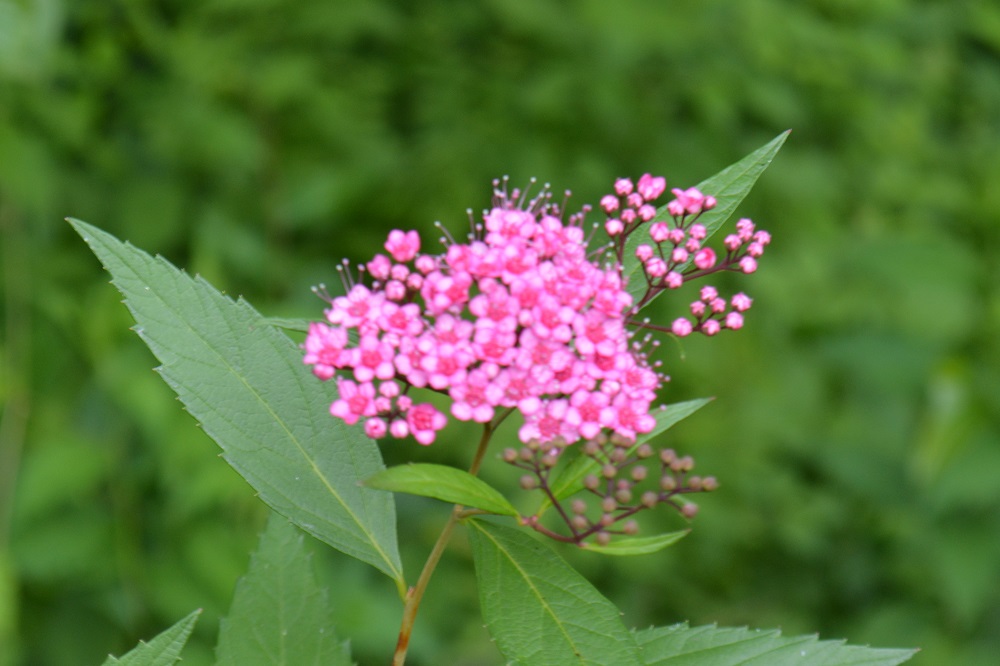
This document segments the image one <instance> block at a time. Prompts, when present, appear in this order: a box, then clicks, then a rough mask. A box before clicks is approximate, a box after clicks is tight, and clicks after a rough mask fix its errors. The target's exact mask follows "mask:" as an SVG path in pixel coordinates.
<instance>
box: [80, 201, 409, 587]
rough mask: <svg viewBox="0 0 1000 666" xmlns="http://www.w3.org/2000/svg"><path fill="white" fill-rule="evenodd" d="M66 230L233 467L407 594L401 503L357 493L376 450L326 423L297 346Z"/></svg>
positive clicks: (237, 306)
mask: <svg viewBox="0 0 1000 666" xmlns="http://www.w3.org/2000/svg"><path fill="white" fill-rule="evenodd" d="M70 223H71V224H72V225H73V227H74V228H75V229H76V230H77V232H78V233H79V234H80V235H81V236H82V237H83V239H84V240H85V241H87V244H88V245H90V247H91V249H92V250H93V251H94V254H96V255H97V257H98V258H99V259H100V260H101V263H102V264H103V265H104V266H105V268H106V269H107V270H108V271H109V272H110V273H111V275H112V278H113V280H112V281H113V283H114V285H115V286H116V287H118V289H119V291H121V292H122V294H123V295H124V296H125V304H126V306H128V309H129V310H130V311H131V313H132V316H133V317H134V318H135V321H136V326H135V331H136V332H137V333H138V334H139V336H140V337H141V338H142V340H143V341H144V342H145V343H146V344H147V345H148V346H149V348H150V349H151V350H152V352H153V354H154V355H155V356H156V357H157V359H159V361H160V363H161V364H162V365H161V366H160V367H159V368H158V371H159V372H160V374H161V375H162V376H163V379H164V380H165V381H166V382H167V384H169V385H170V387H171V388H172V389H173V390H174V391H175V392H176V393H177V395H178V396H179V397H180V399H181V401H182V402H183V403H184V406H185V407H186V408H187V410H188V411H189V412H190V413H191V414H192V415H193V416H194V417H195V418H196V419H197V420H198V421H200V422H201V424H202V426H203V427H204V429H205V432H206V433H208V435H209V436H210V437H211V438H212V439H214V440H215V441H216V443H217V444H218V445H219V446H220V447H221V448H222V451H223V457H224V458H225V459H226V461H227V462H229V464H230V465H232V466H233V467H234V468H235V469H236V471H237V472H239V473H240V474H241V475H242V476H243V477H244V478H245V479H246V480H247V481H248V482H249V483H250V485H251V486H253V487H254V488H255V489H256V490H257V492H258V493H259V494H260V497H261V499H263V500H264V501H265V502H266V503H267V504H269V505H270V506H271V507H272V508H273V509H274V510H275V511H277V512H278V513H281V514H282V515H284V516H286V517H288V518H289V519H290V520H291V521H292V522H294V523H295V524H297V525H299V526H300V527H302V528H303V529H304V530H306V531H307V532H309V533H310V534H313V535H315V536H316V537H317V538H319V539H320V540H322V541H325V542H326V543H328V544H330V545H331V546H333V547H334V548H336V549H338V550H341V551H343V552H344V553H347V554H348V555H351V556H353V557H356V558H358V559H359V560H362V561H364V562H367V563H369V564H371V565H372V566H374V567H376V568H378V569H379V570H381V571H383V572H385V573H386V574H387V575H388V576H390V577H392V578H393V579H394V580H395V581H396V584H397V587H400V588H403V587H404V583H403V582H402V581H403V577H402V572H401V565H400V562H399V553H398V548H397V544H396V524H395V523H396V520H395V505H394V504H393V498H392V496H391V495H387V494H386V493H380V492H376V491H373V490H369V489H367V488H362V487H360V486H359V485H358V482H359V481H360V480H361V479H363V478H366V477H368V476H371V475H372V474H374V473H375V472H377V471H379V470H380V469H384V466H383V464H382V458H381V455H380V454H379V451H378V447H377V446H376V445H375V443H374V442H372V441H371V440H369V439H368V438H366V437H364V436H363V434H362V433H360V432H359V431H358V430H357V429H355V428H349V427H346V426H345V425H343V423H342V422H340V421H339V420H337V419H334V418H331V417H330V415H329V411H328V409H329V404H330V403H331V402H332V401H333V399H334V389H333V387H332V386H331V385H328V384H323V383H321V382H319V381H317V380H316V379H315V378H314V377H312V376H311V375H310V374H309V372H308V371H306V370H305V368H304V366H303V365H302V357H301V352H300V350H299V349H298V347H297V346H296V345H295V343H293V342H292V341H291V340H290V339H289V338H288V337H287V336H286V335H284V334H283V333H282V332H281V331H279V330H277V329H276V328H275V327H273V326H268V325H266V324H265V322H264V320H263V317H261V315H260V314H258V313H257V312H256V311H255V310H254V309H253V308H252V307H251V306H250V305H249V304H248V303H247V302H246V301H243V300H242V299H240V300H237V301H233V300H231V299H230V298H228V297H227V296H224V295H223V294H221V293H219V292H218V291H217V290H216V289H215V288H213V287H212V286H211V285H210V284H208V283H207V282H205V281H204V280H202V279H201V278H191V277H190V276H188V275H187V274H185V273H183V272H182V271H180V270H178V269H177V268H175V267H174V266H172V265H171V264H170V263H169V262H167V261H166V260H165V259H163V258H161V257H157V258H153V257H151V256H149V255H148V254H146V253H145V252H143V251H142V250H139V249H137V248H135V247H133V246H132V245H130V244H128V243H122V242H121V241H119V240H118V239H116V238H115V237H113V236H111V235H110V234H107V233H105V232H103V231H101V230H100V229H97V228H95V227H93V226H90V225H88V224H86V223H84V222H80V221H77V220H71V221H70Z"/></svg>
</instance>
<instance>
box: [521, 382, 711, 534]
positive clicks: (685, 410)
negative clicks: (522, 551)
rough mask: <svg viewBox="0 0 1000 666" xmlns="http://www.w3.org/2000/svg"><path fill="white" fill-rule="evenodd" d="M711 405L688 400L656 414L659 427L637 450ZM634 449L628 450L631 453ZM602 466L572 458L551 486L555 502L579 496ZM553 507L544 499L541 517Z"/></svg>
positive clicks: (641, 437) (583, 458) (703, 400)
mask: <svg viewBox="0 0 1000 666" xmlns="http://www.w3.org/2000/svg"><path fill="white" fill-rule="evenodd" d="M711 401H712V398H698V399H696V400H687V401H685V402H675V403H674V404H672V405H665V406H664V407H663V408H662V409H659V410H657V412H656V414H655V415H654V416H655V418H656V426H655V427H654V428H653V429H652V430H651V431H649V432H648V433H646V434H644V435H639V436H638V437H636V440H635V446H636V447H637V446H639V445H640V444H642V443H644V442H648V441H649V440H651V439H652V438H654V437H656V436H657V435H660V434H662V433H664V432H666V431H667V430H669V429H670V428H671V427H673V426H674V425H675V424H676V423H677V422H678V421H680V420H682V419H686V418H687V417H689V416H691V415H692V414H694V413H695V412H696V411H698V410H699V409H701V408H702V407H704V406H705V405H707V404H708V403H710V402H711ZM634 448H635V447H632V448H630V449H629V451H632V450H633V449H634ZM600 467H601V465H600V463H598V462H597V461H595V460H594V459H593V458H591V457H590V456H585V455H577V456H576V457H575V458H573V459H572V460H571V461H570V462H569V463H568V464H567V465H566V466H565V467H562V468H561V469H560V471H559V473H558V474H556V476H555V478H554V479H553V480H552V482H551V484H550V486H549V487H550V488H551V490H552V494H553V495H555V497H556V499H565V498H567V497H569V496H570V495H573V494H575V493H578V492H580V491H581V490H583V479H584V478H585V477H586V476H587V475H588V474H595V473H596V472H597V471H598V470H599V469H600ZM551 506H552V502H551V501H549V498H548V496H546V497H543V498H542V502H541V504H540V505H539V508H538V511H537V512H536V513H537V514H538V515H542V514H543V513H545V512H546V511H548V509H549V508H550V507H551Z"/></svg>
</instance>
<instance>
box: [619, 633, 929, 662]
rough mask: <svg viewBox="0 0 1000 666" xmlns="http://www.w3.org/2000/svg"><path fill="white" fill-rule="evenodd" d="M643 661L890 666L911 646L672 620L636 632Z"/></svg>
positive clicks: (910, 653) (905, 656)
mask: <svg viewBox="0 0 1000 666" xmlns="http://www.w3.org/2000/svg"><path fill="white" fill-rule="evenodd" d="M635 637H636V642H637V643H638V644H639V647H640V648H641V650H642V659H643V661H642V663H643V664H644V665H645V666H704V665H705V664H712V666H751V665H752V666H757V665H760V666H765V665H766V666H793V665H794V666H861V665H862V664H863V665H864V666H895V665H896V664H901V663H903V662H905V661H908V660H909V659H910V658H911V657H912V656H913V655H914V654H915V653H916V650H910V649H876V648H870V647H859V646H854V645H845V644H844V641H839V640H838V641H821V640H819V639H818V637H816V636H793V637H785V636H782V635H781V632H780V631H778V630H776V629H770V630H766V631H762V630H760V629H746V628H726V627H716V626H706V627H694V628H692V627H689V626H687V625H686V624H678V625H674V626H670V627H654V628H652V629H645V630H643V631H638V632H636V634H635Z"/></svg>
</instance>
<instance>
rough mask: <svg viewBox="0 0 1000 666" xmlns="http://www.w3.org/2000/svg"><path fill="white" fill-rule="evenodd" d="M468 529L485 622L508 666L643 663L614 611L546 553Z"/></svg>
mask: <svg viewBox="0 0 1000 666" xmlns="http://www.w3.org/2000/svg"><path fill="white" fill-rule="evenodd" d="M467 524H468V525H469V528H470V529H469V531H470V540H471V543H472V555H473V559H474V561H475V566H476V578H477V580H478V584H479V600H480V604H481V605H482V609H483V618H484V619H485V621H486V626H487V628H488V629H489V631H490V634H491V635H492V636H493V638H494V640H496V643H497V647H499V648H500V651H501V652H502V653H503V655H504V657H505V658H506V659H507V660H508V662H509V663H511V664H524V665H525V666H537V665H538V664H545V665H546V666H564V665H576V666H579V665H580V664H593V665H598V664H615V665H616V666H638V665H639V664H641V663H642V662H640V661H639V652H638V649H637V648H636V645H635V641H634V638H633V636H632V634H631V633H630V632H629V631H628V630H626V629H625V626H624V625H623V624H622V621H621V618H620V613H619V611H618V609H617V608H615V606H614V605H613V604H612V603H611V602H610V601H608V600H607V599H606V598H604V597H603V596H602V595H601V593H600V592H598V591H597V590H596V589H595V588H594V587H593V586H592V585H591V584H590V583H589V582H587V580H586V579H585V578H584V577H583V576H581V575H580V574H579V573H577V572H576V571H574V570H573V568H572V567H570V566H569V565H568V564H566V562H565V561H563V559H562V558H561V557H559V556H558V555H556V554H555V553H554V552H553V551H552V549H551V548H549V547H548V546H546V545H544V544H542V543H539V542H538V541H537V540H535V539H533V538H532V537H530V536H528V535H527V534H525V533H524V532H523V531H521V530H516V529H512V528H509V527H503V526H500V525H497V524H495V523H492V522H488V521H484V520H470V521H468V522H467Z"/></svg>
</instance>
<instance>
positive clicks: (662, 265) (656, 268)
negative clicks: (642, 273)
mask: <svg viewBox="0 0 1000 666" xmlns="http://www.w3.org/2000/svg"><path fill="white" fill-rule="evenodd" d="M645 266H646V273H648V274H649V275H650V276H651V277H662V276H664V275H666V274H667V262H665V261H663V259H661V258H660V257H651V258H650V259H649V260H648V261H647V262H646V263H645Z"/></svg>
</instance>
